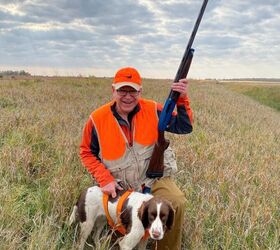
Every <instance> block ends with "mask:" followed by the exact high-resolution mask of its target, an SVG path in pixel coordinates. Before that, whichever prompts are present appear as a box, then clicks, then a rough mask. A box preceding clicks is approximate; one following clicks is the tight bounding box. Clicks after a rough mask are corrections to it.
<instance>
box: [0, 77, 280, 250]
mask: <svg viewBox="0 0 280 250" xmlns="http://www.w3.org/2000/svg"><path fill="white" fill-rule="evenodd" d="M167 83H168V81H166V80H145V81H144V83H143V84H144V96H145V97H147V98H153V99H155V100H157V101H160V102H163V101H164V99H165V97H166V96H167V94H168V92H169V85H168V84H167ZM254 87H255V86H253V88H254ZM274 87H276V88H274ZM274 87H273V88H274V89H273V91H274V92H277V95H276V96H278V97H279V92H280V86H279V87H278V86H274ZM239 88H240V87H238V86H237V85H232V86H230V84H216V83H214V82H211V81H193V82H191V84H190V89H189V91H190V93H189V96H190V98H191V101H192V102H191V106H192V109H193V112H194V131H193V133H192V134H189V135H187V136H178V135H171V134H168V137H169V138H170V139H171V141H172V146H173V148H174V150H175V152H176V155H177V161H178V167H179V171H178V173H177V175H176V181H177V183H178V185H179V186H180V187H181V189H182V190H183V192H184V193H185V195H186V198H187V203H186V218H185V223H184V238H183V249H279V248H280V189H279V186H280V181H279V180H280V154H279V149H280V126H279V124H280V113H279V112H278V111H277V107H276V108H275V109H272V108H270V107H268V106H266V105H262V104H260V103H259V102H257V101H255V100H253V99H251V98H249V97H248V96H245V95H243V94H241V93H244V89H242V88H243V87H242V88H241V90H240V89H239ZM245 88H247V87H245ZM248 88H251V87H248ZM258 88H259V85H258ZM237 90H238V91H237ZM246 91H247V90H246ZM246 91H245V92H246ZM258 93H259V92H257V94H253V95H254V96H258V95H259V94H258ZM262 93H264V91H262ZM110 95H111V87H110V79H105V78H99V79H97V78H30V79H13V80H7V79H6V80H5V79H1V80H0V124H1V125H0V178H1V181H0V189H1V193H0V246H1V247H0V248H1V249H48V250H51V249H65V250H66V249H73V242H74V235H75V228H74V227H70V228H69V227H68V226H67V222H68V218H69V214H70V210H71V209H72V206H73V204H74V203H75V202H76V199H77V197H78V195H79V193H80V191H81V190H82V189H84V188H85V187H87V186H89V185H91V183H92V181H91V178H90V177H89V175H88V174H87V172H86V171H85V170H84V168H83V167H82V165H81V163H80V160H79V143H80V140H81V133H82V129H83V126H84V123H85V121H86V120H87V118H88V116H89V114H90V112H91V111H92V110H93V109H95V108H96V107H98V106H100V105H101V104H103V103H105V102H107V101H109V100H110ZM266 99H267V98H266ZM268 99H270V98H268ZM277 100H278V101H279V98H278V99H276V101H273V102H278V101H277ZM277 105H279V102H278V104H277ZM278 107H279V106H278Z"/></svg>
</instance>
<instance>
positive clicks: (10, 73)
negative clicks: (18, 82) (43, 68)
mask: <svg viewBox="0 0 280 250" xmlns="http://www.w3.org/2000/svg"><path fill="white" fill-rule="evenodd" d="M3 76H31V74H30V73H28V72H26V71H24V70H20V71H13V70H5V71H0V77H3Z"/></svg>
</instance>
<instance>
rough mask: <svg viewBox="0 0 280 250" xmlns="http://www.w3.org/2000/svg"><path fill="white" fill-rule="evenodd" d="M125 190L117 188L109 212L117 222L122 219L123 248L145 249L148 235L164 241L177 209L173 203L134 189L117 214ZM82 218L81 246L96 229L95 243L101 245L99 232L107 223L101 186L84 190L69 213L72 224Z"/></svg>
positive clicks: (128, 249)
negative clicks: (136, 247)
mask: <svg viewBox="0 0 280 250" xmlns="http://www.w3.org/2000/svg"><path fill="white" fill-rule="evenodd" d="M123 192H124V191H118V192H117V197H116V198H114V199H113V198H111V197H110V198H109V202H108V212H109V214H110V217H111V218H112V220H113V221H114V223H117V222H118V219H119V221H120V222H121V223H122V225H123V227H124V228H125V230H126V234H125V235H124V237H123V238H122V239H121V240H120V241H119V246H120V249H121V250H131V249H133V248H134V247H135V246H138V249H141V250H144V249H146V245H147V239H146V238H145V237H144V235H145V232H146V234H147V235H148V236H149V237H151V238H152V239H153V240H161V239H162V238H163V236H164V233H165V232H166V230H170V229H171V227H172V224H173V221H174V214H175V211H174V209H173V207H172V205H171V203H170V202H169V201H167V200H165V199H161V198H158V197H155V196H153V195H151V194H143V193H139V192H135V191H132V192H131V193H130V194H129V196H128V198H127V199H126V200H125V202H124V203H123V206H122V209H121V213H120V214H119V215H118V214H117V210H116V208H117V204H118V201H119V199H120V197H121V195H122V193H123ZM76 221H79V222H80V229H81V230H80V235H79V240H78V249H80V250H82V249H83V248H84V245H85V242H86V240H87V238H88V236H89V235H90V233H91V232H92V231H93V240H94V243H95V246H96V247H97V246H99V244H100V243H99V241H100V234H101V232H102V230H103V228H104V227H105V225H106V224H107V218H106V213H105V210H104V206H103V192H102V191H101V189H100V187H98V186H93V187H90V188H88V189H86V190H85V191H84V192H82V193H81V195H80V197H79V199H78V201H77V203H76V205H75V206H74V207H73V211H72V213H71V216H70V220H69V225H71V224H72V223H74V222H76Z"/></svg>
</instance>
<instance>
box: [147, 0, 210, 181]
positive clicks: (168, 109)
mask: <svg viewBox="0 0 280 250" xmlns="http://www.w3.org/2000/svg"><path fill="white" fill-rule="evenodd" d="M207 3H208V0H204V1H203V4H202V6H201V9H200V12H199V15H198V17H197V20H196V23H195V25H194V28H193V31H192V34H191V37H190V39H189V42H188V45H187V47H186V50H185V53H184V55H183V58H182V60H181V63H180V66H179V68H178V71H177V74H176V76H175V79H174V82H179V80H180V79H183V78H186V77H187V75H188V72H189V69H190V65H191V62H192V58H193V54H194V49H193V48H192V44H193V41H194V38H195V35H196V32H197V30H198V27H199V24H200V21H201V19H202V16H203V13H204V11H205V8H206V5H207ZM179 96H180V93H179V92H176V91H173V90H171V91H170V93H169V95H168V98H167V100H166V101H165V104H164V107H163V110H162V112H161V114H160V117H159V123H158V139H157V142H156V144H155V147H154V149H153V153H152V156H151V160H150V162H149V165H148V169H147V172H146V176H147V177H149V178H160V177H162V176H163V171H164V157H163V154H164V151H165V150H166V149H167V148H168V146H169V141H168V140H166V139H165V137H164V131H165V129H166V128H167V126H168V124H169V122H170V120H171V116H172V112H173V110H174V108H175V105H176V102H177V100H178V98H179Z"/></svg>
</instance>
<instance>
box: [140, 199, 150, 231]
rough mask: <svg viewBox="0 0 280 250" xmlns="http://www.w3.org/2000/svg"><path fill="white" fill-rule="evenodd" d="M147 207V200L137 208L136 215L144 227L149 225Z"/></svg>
mask: <svg viewBox="0 0 280 250" xmlns="http://www.w3.org/2000/svg"><path fill="white" fill-rule="evenodd" d="M148 207H149V201H144V202H143V204H142V205H141V207H140V208H139V210H138V217H139V219H140V220H141V221H142V224H143V227H144V228H145V229H146V228H148V226H149V218H148Z"/></svg>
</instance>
